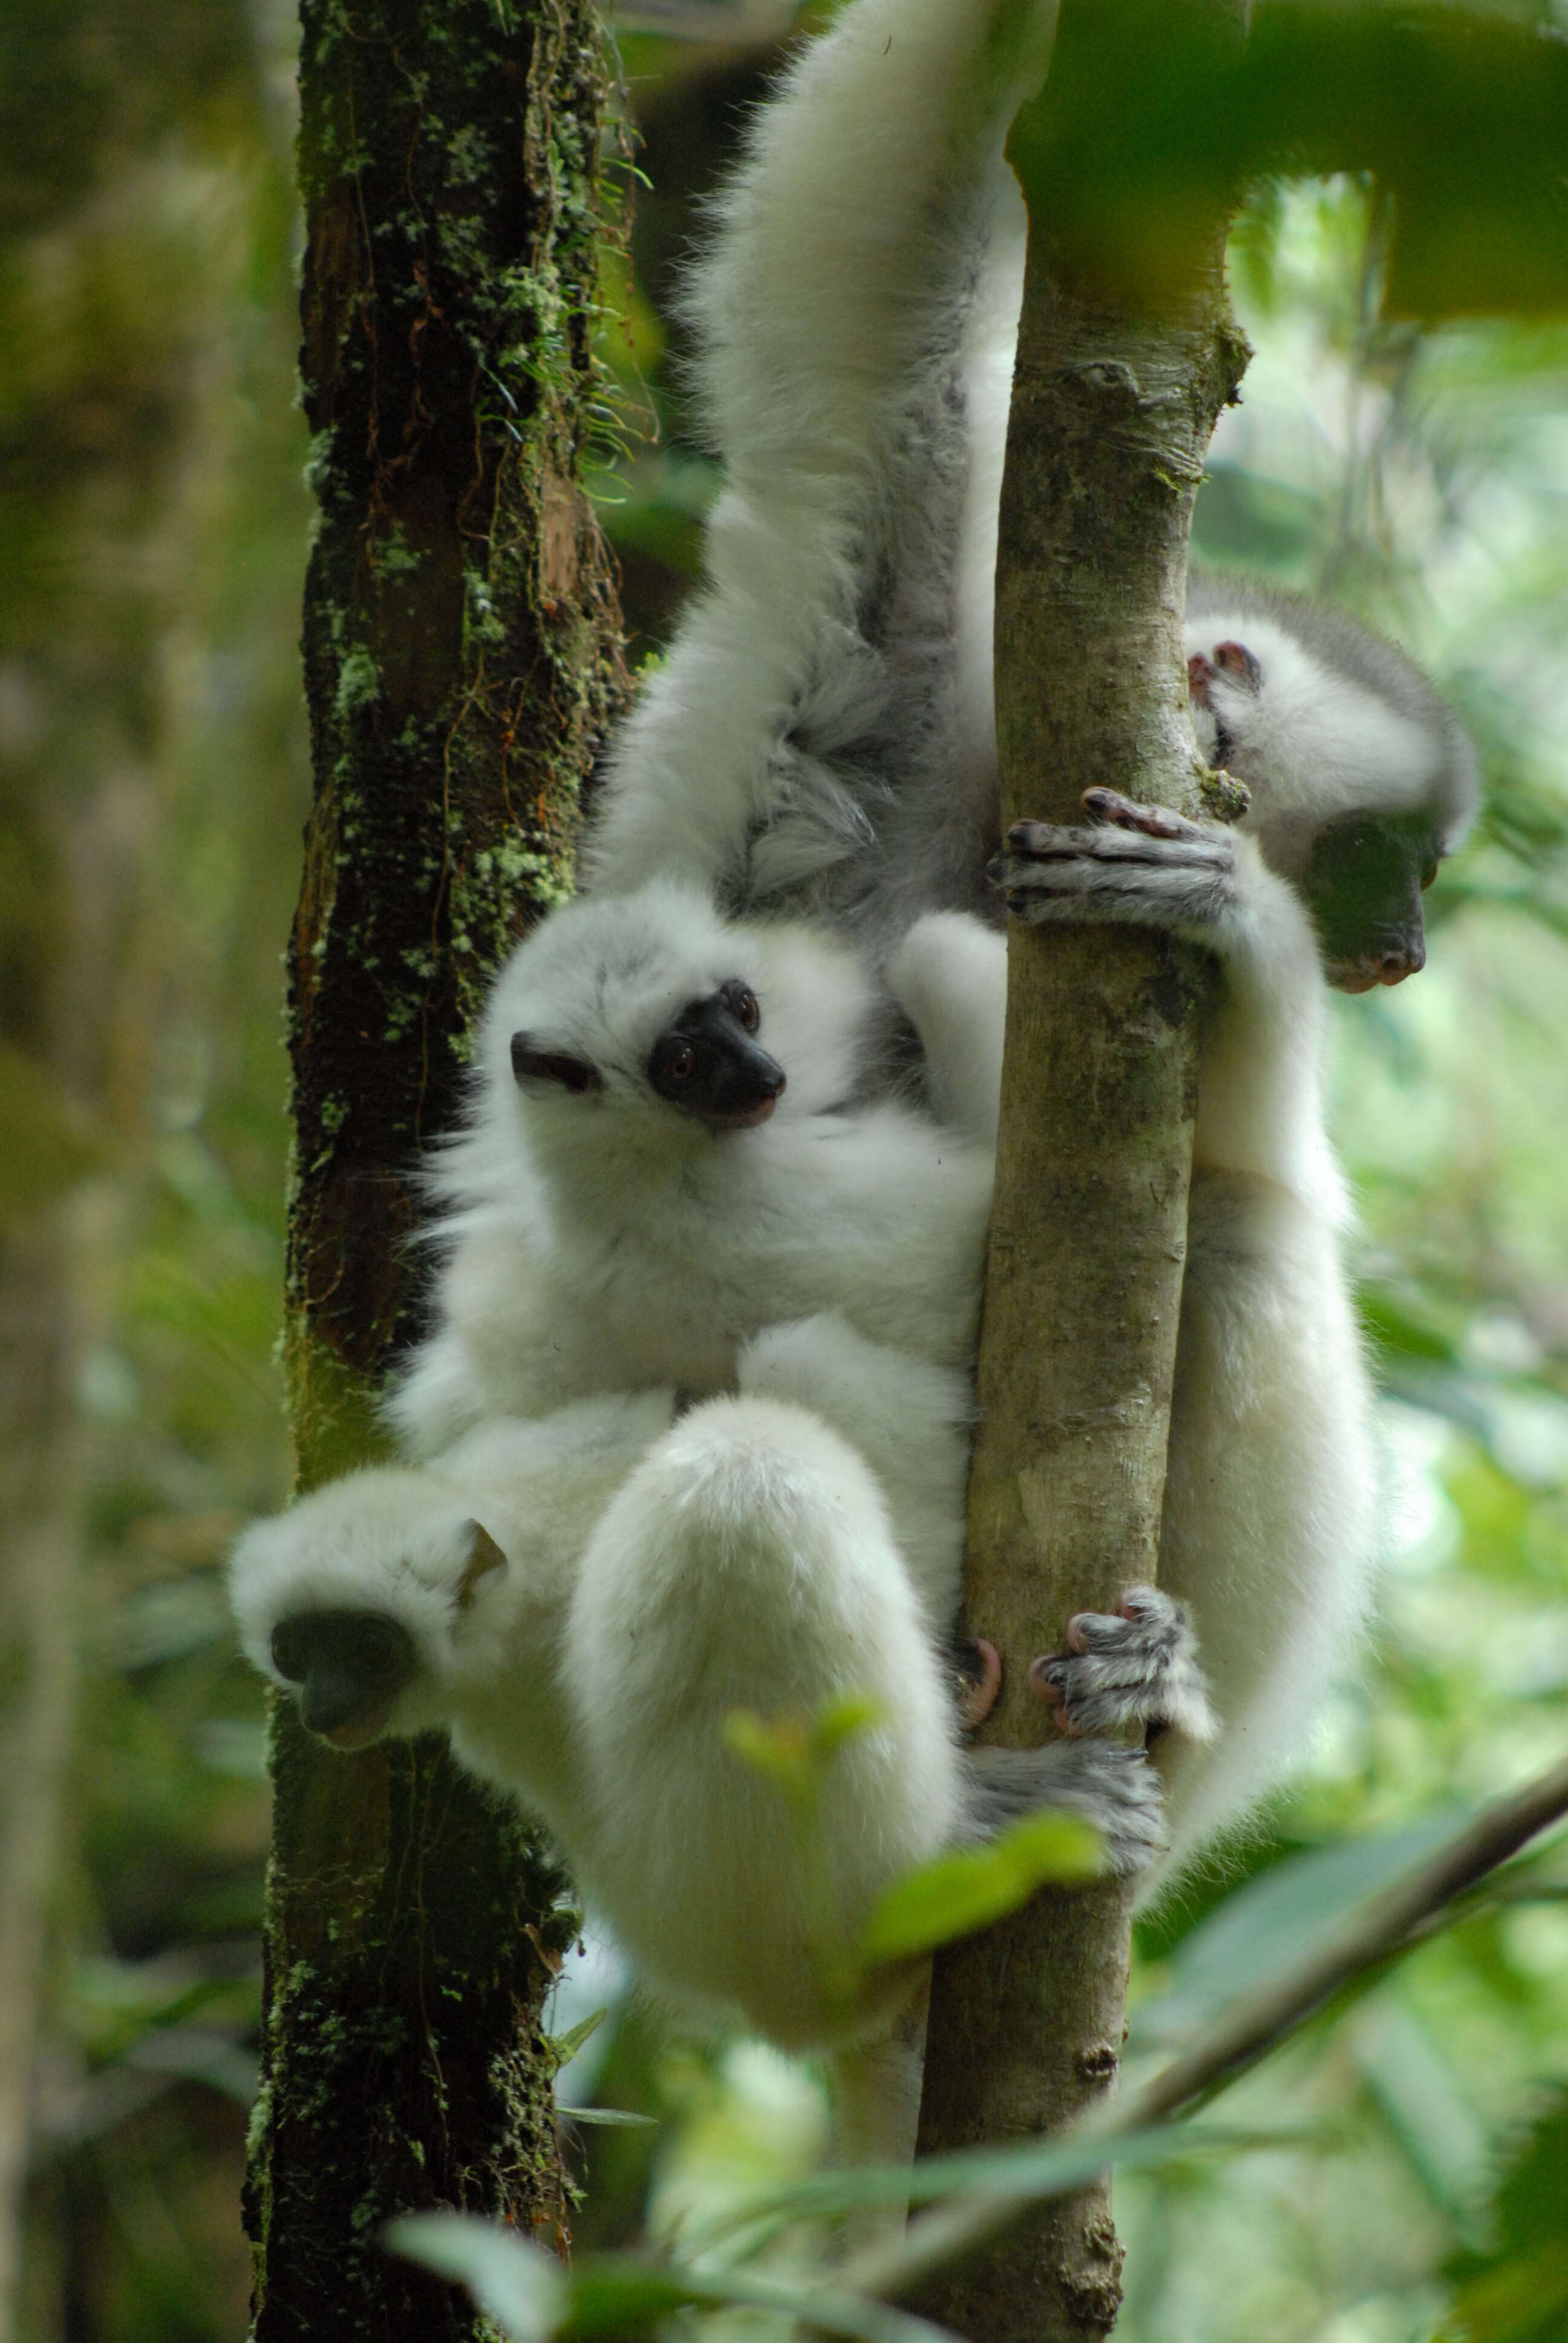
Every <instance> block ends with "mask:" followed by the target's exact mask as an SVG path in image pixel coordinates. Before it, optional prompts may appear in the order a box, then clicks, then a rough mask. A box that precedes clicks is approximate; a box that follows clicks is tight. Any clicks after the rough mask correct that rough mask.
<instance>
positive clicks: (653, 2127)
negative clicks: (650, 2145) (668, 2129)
mask: <svg viewBox="0 0 1568 2343" xmlns="http://www.w3.org/2000/svg"><path fill="white" fill-rule="evenodd" d="M556 2113H557V2115H558V2116H568V2117H570V2118H571V2120H572V2122H573V2123H580V2124H603V2125H605V2126H606V2127H607V2128H608V2127H612V2126H615V2125H624V2126H625V2127H626V2128H627V2129H628V2130H631V2129H633V2128H636V2129H637V2130H639V2131H657V2130H658V2117H657V2116H634V2115H633V2114H632V2112H631V2110H630V2108H629V2107H562V2106H561V2105H560V2103H559V2102H557V2105H556Z"/></svg>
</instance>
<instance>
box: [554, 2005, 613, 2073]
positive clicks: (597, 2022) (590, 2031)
mask: <svg viewBox="0 0 1568 2343" xmlns="http://www.w3.org/2000/svg"><path fill="white" fill-rule="evenodd" d="M608 2016H609V2012H608V2009H596V2010H595V2011H594V2013H593V2015H592V2016H591V2017H585V2018H584V2019H583V2021H582V2023H581V2024H580V2025H579V2026H570V2027H568V2031H567V2032H566V2033H565V2034H552V2035H551V2036H549V2037H548V2040H549V2046H550V2048H551V2049H552V2050H553V2051H554V2052H555V2056H556V2065H557V2066H566V2065H567V2064H568V2061H569V2060H571V2059H573V2058H575V2057H576V2056H577V2055H578V2051H579V2050H580V2049H581V2048H582V2046H583V2044H584V2043H585V2042H588V2041H590V2040H591V2039H592V2037H593V2036H594V2035H596V2034H597V2033H598V2030H599V2027H600V2026H602V2025H603V2024H604V2022H605V2019H606V2018H607V2017H608Z"/></svg>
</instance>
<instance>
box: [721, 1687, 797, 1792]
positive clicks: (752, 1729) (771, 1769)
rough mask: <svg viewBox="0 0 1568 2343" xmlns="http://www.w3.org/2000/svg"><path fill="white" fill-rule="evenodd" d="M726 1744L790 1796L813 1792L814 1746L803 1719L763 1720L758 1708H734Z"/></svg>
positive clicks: (727, 1722) (726, 1723)
mask: <svg viewBox="0 0 1568 2343" xmlns="http://www.w3.org/2000/svg"><path fill="white" fill-rule="evenodd" d="M724 1742H725V1746H726V1747H727V1748H729V1749H732V1750H733V1751H734V1752H735V1755H737V1756H738V1757H739V1758H740V1759H741V1760H742V1762H743V1763H744V1764H746V1765H749V1766H750V1767H751V1769H752V1771H753V1773H757V1774H763V1775H766V1776H767V1778H768V1779H769V1781H770V1782H777V1784H778V1785H779V1788H780V1789H781V1790H782V1791H783V1792H784V1794H785V1795H786V1797H790V1798H799V1797H801V1796H803V1795H806V1794H807V1793H809V1790H810V1787H811V1754H810V1746H809V1741H808V1738H807V1728H806V1726H805V1725H804V1724H803V1723H802V1722H801V1720H800V1718H799V1717H798V1716H775V1717H762V1716H759V1715H758V1714H757V1712H756V1710H755V1709H751V1708H732V1709H731V1710H730V1712H729V1715H728V1716H727V1717H726V1718H725V1720H724Z"/></svg>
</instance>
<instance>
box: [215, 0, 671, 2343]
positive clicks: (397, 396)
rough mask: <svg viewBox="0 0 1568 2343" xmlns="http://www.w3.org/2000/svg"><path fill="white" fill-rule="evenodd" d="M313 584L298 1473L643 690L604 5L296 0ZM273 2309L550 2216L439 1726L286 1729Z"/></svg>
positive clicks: (302, 968)
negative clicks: (583, 464) (617, 504)
mask: <svg viewBox="0 0 1568 2343" xmlns="http://www.w3.org/2000/svg"><path fill="white" fill-rule="evenodd" d="M303 15H304V43H303V50H302V55H301V96H302V126H301V132H300V176H301V182H302V186H303V190H304V196H305V203H306V213H307V253H306V263H305V282H304V289H303V320H304V347H303V369H304V377H305V400H306V411H307V417H308V418H309V422H310V426H311V430H312V433H313V435H314V442H313V455H314V482H315V487H316V491H317V498H318V499H319V503H320V525H319V534H318V537H317V542H316V547H315V550H314V553H313V555H312V558H311V564H310V571H309V577H308V580H307V588H306V600H305V642H304V648H305V663H306V690H307V699H308V701H309V709H310V719H311V734H312V752H313V759H314V766H315V801H314V808H313V811H312V814H311V818H310V821H309V825H308V828H307V836H306V864H305V876H304V882H303V887H302V890H301V895H300V903H299V911H298V915H297V922H296V927H295V932H294V938H293V946H292V951H291V957H290V974H291V993H290V1010H289V1038H290V1046H291V1051H292V1057H293V1066H294V1088H295V1114H296V1124H297V1157H296V1165H295V1175H294V1179H295V1184H294V1192H293V1197H292V1201H291V1212H290V1253H289V1285H288V1320H287V1334H286V1359H287V1371H288V1385H289V1397H290V1404H291V1408H292V1411H293V1419H294V1426H295V1433H296V1440H297V1451H298V1460H299V1478H300V1483H301V1485H302V1487H309V1486H311V1485H314V1484H315V1483H318V1482H320V1481H321V1480H323V1479H325V1478H327V1477H328V1476H329V1475H330V1474H332V1473H337V1472H338V1471H340V1470H342V1469H343V1468H345V1467H346V1466H348V1465H351V1464H353V1463H359V1462H363V1461H364V1460H365V1459H367V1457H370V1456H373V1455H375V1454H376V1453H379V1452H380V1451H381V1450H382V1448H383V1447H384V1442H383V1440H382V1438H381V1436H380V1435H379V1434H378V1433H377V1427H376V1423H375V1419H374V1413H373V1402H374V1397H375V1393H376V1390H377V1383H378V1381H379V1379H380V1378H381V1377H382V1375H383V1373H384V1372H385V1370H386V1368H387V1364H388V1362H389V1359H390V1357H391V1355H392V1353H394V1351H395V1350H396V1348H397V1345H398V1344H399V1343H400V1342H404V1341H406V1340H407V1337H408V1335H409V1334H410V1332H412V1331H413V1330H414V1327H415V1323H416V1312H417V1274H416V1268H415V1264H414V1263H413V1262H412V1261H411V1260H410V1257H409V1253H408V1251H407V1238H408V1236H409V1233H410V1232H411V1231H412V1229H413V1228H414V1226H415V1223H416V1222H417V1217H418V1207H417V1191H416V1188H415V1184H414V1173H415V1171H416V1168H417V1158H418V1154H419V1151H420V1148H421V1146H422V1145H424V1144H425V1143H427V1141H429V1140H430V1139H431V1138H432V1137H433V1136H434V1135H436V1134H437V1133H438V1132H440V1131H443V1130H445V1129H447V1128H448V1127H449V1126H450V1124H451V1123H452V1121H453V1119H454V1115H455V1111H456V1109H457V1101H458V1094H459V1088H460V1081H461V1075H462V1069H463V1064H464V1059H465V1051H466V1035H467V1029H468V1027H469V1024H470V1022H471V1021H472V1018H473V1014H474V1011H475V1010H476V1008H477V1003H478V1001H479V999H480V996H481V994H482V991H483V989H484V984H485V980H486V978H487V975H488V973H489V971H490V970H492V968H493V967H494V966H495V964H496V962H497V960H498V959H499V958H500V956H501V955H502V954H503V953H504V951H505V950H506V949H507V947H508V944H509V943H510V942H511V941H512V940H514V939H515V938H516V936H517V935H518V933H519V932H520V931H521V930H522V929H523V928H524V927H526V925H527V924H528V920H529V919H530V918H531V917H532V916H533V915H535V914H536V913H537V912H538V910H540V909H542V908H543V907H544V906H546V905H548V903H550V902H552V901H555V900H558V898H559V897H560V895H561V894H562V893H564V892H565V891H566V890H567V889H568V887H569V884H570V879H571V869H572V850H573V841H574V838H575V834H576V827H577V814H578V794H579V791H580V789H581V787H582V785H583V782H584V779H585V778H586V776H587V773H588V768H589V765H590V762H591V759H592V758H593V755H594V753H595V750H596V749H597V747H598V742H599V740H600V739H601V737H602V735H603V732H604V729H605V727H606V724H607V723H608V719H609V718H610V717H611V716H612V715H613V713H614V712H615V710H616V709H617V708H618V705H619V703H620V700H621V699H622V697H623V694H624V689H625V676H624V670H623V669H622V666H621V662H620V655H619V649H618V618H617V612H616V607H615V596H614V591H613V588H612V585H611V581H610V577H609V572H608V561H607V558H606V555H605V552H604V549H603V547H602V545H601V542H600V539H599V536H598V530H597V528H596V527H595V525H594V522H593V518H592V516H591V514H590V513H589V511H588V508H587V506H586V504H585V502H584V500H583V498H582V495H581V493H580V490H579V489H578V486H577V485H576V472H577V464H578V451H579V443H580V439H581V436H582V432H583V429H584V418H585V415H586V413H587V410H588V401H589V398H590V397H591V389H592V364H591V359H590V354H589V334H590V329H591V321H592V307H593V285H594V269H595V254H594V245H595V232H596V220H597V177H598V146H599V109H600V102H601V96H602V75H601V61H600V55H599V48H598V32H597V27H596V22H595V18H594V15H593V13H592V10H591V8H590V7H589V6H588V5H585V0H528V5H520V0H363V5H355V6H353V7H349V6H347V5H345V0H306V5H305V6H304V10H303ZM559 1885H560V1883H559V1881H558V1875H557V1873H556V1872H555V1870H554V1868H553V1867H552V1865H551V1864H550V1862H549V1861H548V1858H547V1857H546V1856H545V1855H542V1854H541V1853H540V1852H539V1851H538V1849H536V1848H535V1847H533V1846H532V1845H530V1844H529V1842H528V1838H527V1836H526V1835H525V1834H524V1833H523V1831H522V1830H521V1828H520V1826H519V1825H518V1822H517V1820H516V1819H515V1817H514V1816H513V1815H510V1814H509V1813H508V1812H505V1811H503V1810H501V1809H500V1808H499V1807H498V1805H495V1804H494V1803H492V1802H491V1801H490V1800H488V1799H487V1797H486V1796H484V1795H482V1794H481V1793H480V1792H479V1791H478V1790H477V1788H476V1787H475V1786H474V1785H472V1784H471V1783H469V1782H468V1781H467V1780H466V1779H465V1778H464V1777H463V1776H462V1775H459V1774H458V1773H457V1771H456V1769H455V1768H454V1767H453V1765H451V1763H450V1761H449V1760H448V1758H447V1756H446V1755H445V1754H444V1752H443V1751H442V1750H441V1749H440V1748H439V1747H437V1746H435V1745H414V1746H412V1747H409V1746H406V1745H405V1746H388V1747H383V1748H377V1749H375V1750H372V1751H370V1752H368V1753H367V1754H365V1755H359V1756H355V1757H340V1756H337V1755H331V1754H328V1753H326V1752H324V1751H322V1750H321V1749H320V1748H318V1747H317V1745H314V1744H312V1743H310V1742H309V1741H308V1740H307V1737H306V1736H305V1735H304V1734H303V1733H302V1731H301V1730H300V1728H299V1726H298V1725H297V1722H296V1721H295V1719H294V1715H293V1712H292V1710H289V1711H280V1713H279V1714H278V1715H277V1718H276V1823H275V1842H274V1857H273V1868H272V1876H271V1886H270V1896H269V1911H268V1922H267V1943H266V1956H267V2016H266V2045H265V2057H266V2066H265V2077H264V2084H263V2095H262V2100H261V2106H260V2109H259V2111H258V2117H257V2123H256V2134H255V2143H254V2149H253V2157H252V2164H251V2174H250V2182H249V2188H248V2192H247V2227H248V2229H249V2233H250V2235H251V2237H252V2239H253V2241H254V2244H255V2247H256V2335H257V2336H258V2337H259V2338H265V2343H275V2338H276V2339H278V2343H280V2338H285V2337H289V2338H292V2337H302V2336H305V2335H307V2334H308V2335H310V2336H312V2337H320V2336H327V2335H330V2336H332V2337H335V2338H336V2337H344V2338H347V2337H360V2336H364V2337H377V2338H383V2337H384V2338H394V2337H395V2338H407V2343H415V2339H416V2338H417V2343H437V2338H448V2337H451V2338H456V2337H459V2336H468V2335H472V2334H474V2333H475V2332H476V2331H477V2328H476V2321H475V2316H474V2314H473V2313H472V2311H471V2310H470V2309H468V2308H467V2307H466V2304H465V2302H464V2301H463V2300H462V2299H461V2298H459V2297H458V2296H457V2294H456V2293H455V2292H452V2291H449V2290H447V2288H443V2287H442V2286H440V2285H439V2284H438V2283H437V2281H436V2280H435V2279H433V2278H428V2277H427V2276H425V2275H423V2274H422V2273H418V2272H416V2271H415V2270H414V2269H412V2268H410V2267H409V2266H408V2265H407V2264H405V2263H402V2262H397V2261H393V2260H390V2259H389V2258H387V2257H386V2255H385V2254H384V2253H383V2250H382V2247H381V2246H380V2243H379V2233H380V2230H381V2228H382V2226H383V2224H384V2223H385V2222H386V2220H387V2219H388V2218H389V2217H391V2216H392V2215H394V2214H396V2213H398V2212H401V2211H403V2210H405V2209H407V2208H408V2207H417V2206H423V2205H430V2204H448V2205H456V2206H462V2207H470V2208H473V2209H476V2210H481V2211H484V2212H487V2213H491V2214H496V2215H499V2216H501V2217H504V2218H506V2219H508V2221H511V2222H513V2223H515V2224H518V2225H519V2226H521V2227H523V2228H524V2229H525V2230H527V2229H529V2228H533V2229H543V2230H544V2231H545V2232H546V2233H553V2231H554V2228H555V2227H556V2225H557V2224H558V2220H559V2217H560V2214H561V2209H562V2184H561V2176H560V2171H559V2167H558V2157H557V2149H556V2140H555V2130H554V2124H553V2119H552V2113H551V2099H550V2088H549V2066H548V2058H546V2057H545V2056H541V2046H540V2036H539V2011H540V2006H541V2000H542V1996H543V1994H544V1991H545V1989H546V1986H548V1980H549V1975H550V1971H551V1968H552V1966H553V1964H554V1961H555V1959H556V1955H557V1951H558V1947H560V1946H562V1945H563V1944H564V1942H565V1941H566V1940H567V1939H568V1936H569V1933H570V1926H571V1923H570V1920H569V1917H566V1918H563V1916H562V1914H561V1913H560V1911H559V1910H558V1901H557V1899H558V1891H559Z"/></svg>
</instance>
